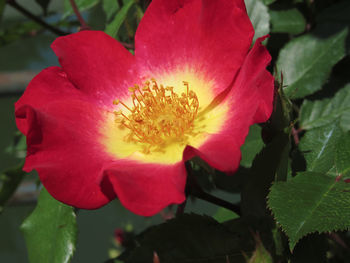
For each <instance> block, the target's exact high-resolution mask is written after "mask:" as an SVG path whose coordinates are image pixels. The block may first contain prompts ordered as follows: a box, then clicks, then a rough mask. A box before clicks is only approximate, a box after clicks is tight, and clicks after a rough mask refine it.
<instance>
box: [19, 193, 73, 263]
mask: <svg viewBox="0 0 350 263" xmlns="http://www.w3.org/2000/svg"><path fill="white" fill-rule="evenodd" d="M21 230H22V232H23V234H24V237H25V240H26V244H27V250H28V255H29V261H30V263H47V262H50V263H66V262H70V260H71V258H72V256H73V253H74V250H75V244H76V239H77V224H76V217H75V213H74V211H73V208H72V207H71V206H68V205H65V204H62V203H61V202H59V201H57V200H56V199H54V198H53V197H52V196H51V195H50V194H49V193H48V192H47V191H46V189H44V188H43V189H42V190H41V192H40V196H39V200H38V204H37V206H36V208H35V209H34V211H33V213H32V214H31V215H30V216H29V217H28V218H26V219H25V220H24V222H23V224H22V225H21Z"/></svg>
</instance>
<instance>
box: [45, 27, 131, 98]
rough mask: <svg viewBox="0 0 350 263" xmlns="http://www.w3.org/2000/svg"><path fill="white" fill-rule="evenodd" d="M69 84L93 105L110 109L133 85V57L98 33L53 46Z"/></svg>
mask: <svg viewBox="0 0 350 263" xmlns="http://www.w3.org/2000/svg"><path fill="white" fill-rule="evenodd" d="M51 47H52V49H53V50H54V52H55V53H56V55H57V56H58V58H59V61H60V64H61V65H62V68H63V70H64V71H65V72H66V73H67V75H68V78H69V80H70V81H71V82H72V83H73V84H75V85H76V86H77V87H78V88H79V89H80V90H82V91H83V92H85V93H87V94H89V95H90V96H91V97H92V98H94V99H95V100H96V101H99V102H101V103H104V104H107V105H111V104H112V102H113V100H114V99H115V98H116V96H118V98H120V97H121V96H122V95H123V94H125V93H128V87H129V86H132V85H133V84H135V82H134V81H133V80H134V79H135V77H134V76H135V75H136V76H137V75H138V74H137V73H135V71H134V69H133V68H132V67H133V64H134V57H133V56H132V55H131V53H130V52H129V51H127V50H126V49H125V48H124V47H123V46H122V45H121V44H120V43H119V42H118V41H116V40H115V39H113V38H112V37H110V36H108V35H107V34H105V33H103V32H101V31H81V32H79V33H75V34H71V35H68V36H64V37H59V38H57V39H56V40H55V42H54V43H53V44H52V46H51Z"/></svg>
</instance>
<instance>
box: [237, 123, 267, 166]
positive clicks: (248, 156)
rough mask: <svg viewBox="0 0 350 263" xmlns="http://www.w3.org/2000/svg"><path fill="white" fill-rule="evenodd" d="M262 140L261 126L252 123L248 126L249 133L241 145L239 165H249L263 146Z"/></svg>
mask: <svg viewBox="0 0 350 263" xmlns="http://www.w3.org/2000/svg"><path fill="white" fill-rule="evenodd" d="M263 146H264V142H263V141H262V138H261V128H260V127H259V126H258V125H253V126H251V127H250V128H249V133H248V136H247V138H246V139H245V142H244V144H243V146H242V147H241V152H242V160H241V165H242V166H245V167H250V166H251V164H252V162H253V160H254V157H255V155H256V154H257V153H259V152H260V150H261V149H262V148H263Z"/></svg>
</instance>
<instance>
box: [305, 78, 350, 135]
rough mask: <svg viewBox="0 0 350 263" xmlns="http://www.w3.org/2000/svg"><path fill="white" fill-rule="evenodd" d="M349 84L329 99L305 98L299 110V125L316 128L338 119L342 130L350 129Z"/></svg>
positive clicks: (306, 128)
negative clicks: (312, 99)
mask: <svg viewBox="0 0 350 263" xmlns="http://www.w3.org/2000/svg"><path fill="white" fill-rule="evenodd" d="M349 101H350V84H348V85H346V86H345V87H344V88H343V89H341V90H340V91H338V92H337V94H336V95H335V96H334V97H333V98H331V99H324V100H317V101H308V100H305V101H304V102H303V104H302V106H301V110H300V126H301V128H302V129H305V130H308V129H313V128H317V127H320V126H323V125H326V124H330V123H332V122H334V121H335V120H336V119H340V127H341V128H342V129H343V131H349V130H350V103H349Z"/></svg>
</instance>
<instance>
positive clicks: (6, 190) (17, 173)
mask: <svg viewBox="0 0 350 263" xmlns="http://www.w3.org/2000/svg"><path fill="white" fill-rule="evenodd" d="M22 168H23V164H20V165H18V166H17V167H14V168H11V169H8V170H6V171H4V172H2V173H0V213H1V212H2V210H3V208H4V205H5V203H6V202H7V201H8V199H9V198H10V197H11V196H12V194H13V193H14V192H15V191H16V189H17V187H18V185H19V184H20V182H21V181H22V179H23V177H24V175H25V174H26V173H25V172H24V171H23V170H22Z"/></svg>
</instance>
